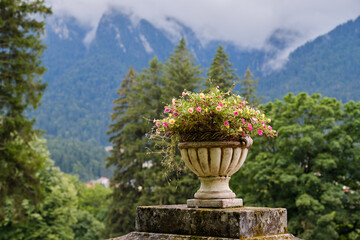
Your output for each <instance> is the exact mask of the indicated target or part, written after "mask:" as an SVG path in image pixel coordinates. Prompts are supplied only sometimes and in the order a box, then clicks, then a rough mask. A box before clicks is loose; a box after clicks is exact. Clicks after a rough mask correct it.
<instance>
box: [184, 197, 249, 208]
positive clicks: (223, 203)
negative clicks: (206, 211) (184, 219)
mask: <svg viewBox="0 0 360 240" xmlns="http://www.w3.org/2000/svg"><path fill="white" fill-rule="evenodd" d="M242 206H243V200H242V199H241V198H234V199H188V200H187V207H189V208H197V207H201V208H234V207H242Z"/></svg>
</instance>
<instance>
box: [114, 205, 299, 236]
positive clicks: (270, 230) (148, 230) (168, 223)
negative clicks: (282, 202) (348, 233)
mask: <svg viewBox="0 0 360 240" xmlns="http://www.w3.org/2000/svg"><path fill="white" fill-rule="evenodd" d="M286 216H287V213H286V209H284V208H255V207H242V208H227V209H208V208H198V209H196V208H187V207H186V205H168V206H143V207H137V209H136V232H132V233H129V234H128V235H125V236H122V237H120V238H116V240H128V239H129V240H130V239H131V240H147V239H148V240H154V239H171V240H179V239H183V240H191V239H204V240H209V239H213V240H214V239H216V240H221V239H229V240H230V239H243V240H294V236H292V235H291V234H289V233H287V217H286Z"/></svg>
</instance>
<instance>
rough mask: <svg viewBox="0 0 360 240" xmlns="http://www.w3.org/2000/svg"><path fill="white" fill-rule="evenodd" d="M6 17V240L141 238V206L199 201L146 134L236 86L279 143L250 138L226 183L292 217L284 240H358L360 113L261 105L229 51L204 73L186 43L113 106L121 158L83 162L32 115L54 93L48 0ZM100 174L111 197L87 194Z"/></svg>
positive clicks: (1, 139)
mask: <svg viewBox="0 0 360 240" xmlns="http://www.w3.org/2000/svg"><path fill="white" fill-rule="evenodd" d="M0 8H1V9H2V10H1V11H2V12H1V15H2V18H1V20H0V27H1V33H0V34H1V35H0V44H1V52H0V64H1V65H0V70H1V71H0V86H1V88H0V208H1V209H0V211H1V214H0V239H4V240H5V239H104V238H109V237H118V236H121V235H124V234H126V233H128V232H130V231H133V230H134V228H135V209H136V206H141V205H162V204H183V203H185V202H186V199H189V198H192V196H193V194H194V192H195V191H196V190H197V189H198V188H199V182H198V180H197V179H196V176H195V175H194V174H193V173H192V172H190V171H189V170H188V169H187V168H186V167H185V166H184V164H183V163H182V162H181V161H180V157H179V153H178V151H177V150H176V156H175V159H174V161H172V162H171V161H169V159H167V158H166V155H165V154H164V153H163V152H161V151H159V149H158V148H157V144H156V143H155V142H154V141H150V139H149V133H150V132H151V130H152V127H153V122H152V120H153V119H159V118H161V117H162V116H163V114H164V106H165V104H166V103H169V102H171V99H172V98H174V97H178V96H179V95H180V94H181V93H182V92H183V91H184V89H186V90H189V91H206V90H207V89H208V88H209V87H210V85H214V86H219V88H221V89H224V90H227V89H231V88H233V86H234V85H235V86H236V87H235V90H234V91H238V93H239V94H240V95H241V96H244V97H245V98H246V99H247V101H248V102H249V103H250V104H251V105H252V106H254V107H258V108H259V109H261V110H262V111H264V112H265V113H266V115H267V116H269V117H270V118H271V119H272V126H273V127H274V128H275V129H277V130H278V133H279V137H278V138H276V139H262V138H257V137H254V145H253V146H252V148H251V150H250V151H249V155H248V157H247V160H246V162H245V164H244V166H243V168H242V169H241V170H240V171H239V172H238V173H236V174H235V175H233V177H232V180H231V182H230V186H231V188H232V190H233V191H234V192H235V193H236V194H237V197H239V198H243V199H244V202H245V205H246V206H262V207H283V208H287V210H288V231H289V232H290V233H292V234H294V235H295V236H297V237H300V238H302V239H319V240H320V239H330V240H331V239H334V240H335V239H341V240H343V239H344V240H346V239H349V240H355V239H359V238H360V226H359V221H360V191H359V190H360V171H359V166H360V135H359V129H360V102H355V101H348V102H347V103H342V102H341V101H340V100H338V99H336V98H329V97H325V96H321V95H320V94H317V93H313V94H311V95H309V94H308V93H304V92H303V93H297V94H293V93H288V94H286V95H285V96H284V97H283V98H282V99H276V100H274V101H270V102H267V103H264V104H260V103H261V96H259V95H258V94H257V84H258V79H257V78H255V76H254V75H253V74H252V73H251V71H250V69H247V70H246V72H245V73H244V75H243V76H238V75H237V73H236V68H234V66H233V64H232V63H231V62H230V61H229V56H228V55H227V54H226V52H225V50H224V48H223V47H222V46H221V45H219V47H218V48H217V50H216V52H215V53H214V57H213V58H212V61H211V65H210V67H208V68H207V69H203V68H202V67H201V66H200V65H199V64H196V62H195V57H194V56H193V54H192V53H191V52H190V51H189V49H188V48H187V43H186V41H185V40H184V39H181V40H180V42H179V43H178V45H176V47H175V49H174V50H173V52H171V53H170V57H169V58H167V59H166V60H165V61H160V60H158V58H157V57H154V58H153V59H151V60H150V62H149V64H148V66H147V67H145V68H143V69H141V70H139V69H135V68H133V67H130V68H129V69H128V71H127V73H126V75H125V76H123V77H122V79H121V85H120V87H119V88H118V90H117V92H116V93H117V98H115V99H114V101H113V106H109V107H110V108H111V107H112V108H113V111H112V114H111V124H110V125H109V126H108V129H107V136H108V138H109V141H110V143H111V146H112V147H113V150H111V151H110V153H107V152H105V151H104V149H102V148H95V147H94V148H93V149H92V152H86V151H81V149H82V148H84V149H89V148H91V146H85V145H82V143H79V142H78V141H77V140H76V139H69V140H62V139H58V138H52V137H46V135H44V133H43V131H41V130H36V129H35V128H34V123H35V121H36V120H35V119H33V118H31V117H29V115H28V114H27V113H28V112H29V111H32V110H34V109H36V108H37V107H38V106H39V104H40V102H41V97H42V95H43V94H44V92H45V91H46V84H44V83H43V82H42V80H41V76H42V75H43V74H44V72H45V70H46V69H45V67H44V66H42V64H41V61H40V59H39V56H40V55H41V53H42V52H43V50H44V47H45V46H44V45H43V43H42V42H41V37H40V36H41V34H42V33H43V31H44V20H42V19H39V18H32V16H33V14H37V15H39V16H42V17H46V15H49V14H51V9H50V8H49V7H47V6H46V5H45V4H44V1H42V0H36V1H33V2H32V3H31V4H30V3H29V2H27V1H15V0H6V1H1V2H0ZM207 79H211V80H212V81H211V82H209V81H207ZM339 81H341V80H339ZM259 104H260V105H259ZM30 116H31V114H30ZM45 138H47V140H45ZM165 144H166V143H165ZM49 150H50V151H51V152H52V155H50V153H49ZM65 150H66V151H67V152H65ZM53 157H54V158H56V159H57V161H58V166H60V168H59V167H56V166H55V165H54V161H53V160H52V158H53ZM92 157H96V158H102V159H104V162H105V164H106V166H104V164H102V163H101V164H99V163H98V162H97V161H95V160H92ZM82 160H84V161H82ZM76 162H79V164H76ZM60 169H61V170H60ZM64 172H66V173H64ZM84 172H86V174H85V173H84ZM69 173H71V174H74V175H75V176H71V175H69ZM98 174H101V175H107V176H111V185H110V188H106V187H104V186H102V185H100V184H96V185H94V186H92V187H87V186H86V185H85V183H84V182H83V181H86V180H89V179H91V178H92V177H94V176H97V175H98Z"/></svg>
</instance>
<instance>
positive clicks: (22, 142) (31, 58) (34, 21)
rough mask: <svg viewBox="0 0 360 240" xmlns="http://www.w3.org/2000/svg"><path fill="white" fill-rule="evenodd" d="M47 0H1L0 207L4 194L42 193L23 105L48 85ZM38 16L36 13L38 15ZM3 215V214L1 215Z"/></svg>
mask: <svg viewBox="0 0 360 240" xmlns="http://www.w3.org/2000/svg"><path fill="white" fill-rule="evenodd" d="M50 13H51V10H50V8H48V7H46V6H45V4H44V1H43V0H34V1H19V0H3V1H0V15H1V18H0V208H2V209H4V206H5V202H6V199H11V200H13V201H15V202H16V203H15V205H14V206H15V208H18V209H19V212H20V210H21V207H22V204H21V202H22V200H23V199H28V200H30V201H32V202H37V201H38V200H39V198H40V197H41V192H42V190H41V187H40V182H39V179H38V177H37V176H38V172H39V171H40V169H41V168H42V167H43V166H44V159H43V158H41V157H38V154H37V153H35V152H34V149H33V148H32V147H31V146H30V144H29V143H30V142H31V140H32V139H34V137H35V135H36V134H37V133H36V131H35V130H34V129H33V123H34V121H33V120H29V119H27V117H26V116H25V114H24V113H25V111H27V110H30V109H31V108H34V109H35V108H36V107H37V106H38V105H39V100H40V98H41V96H42V93H43V91H44V89H45V86H46V85H45V84H43V83H41V81H40V80H39V78H40V77H41V76H42V74H43V73H44V71H45V68H44V67H42V66H41V59H40V57H41V53H42V52H43V50H44V48H45V46H44V45H43V44H42V43H41V40H40V35H41V34H42V33H43V31H44V27H45V22H44V21H43V20H42V19H41V20H39V19H40V17H45V15H47V14H50ZM35 16H36V17H35ZM0 219H1V217H0Z"/></svg>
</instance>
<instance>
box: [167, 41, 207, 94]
mask: <svg viewBox="0 0 360 240" xmlns="http://www.w3.org/2000/svg"><path fill="white" fill-rule="evenodd" d="M164 74H165V78H166V79H167V81H169V86H171V87H170V88H169V89H167V91H168V95H169V96H172V97H178V96H180V95H181V93H182V91H183V90H184V87H185V88H186V89H187V90H190V91H192V90H194V89H196V88H197V87H199V84H200V83H201V81H203V77H201V74H202V70H201V69H200V66H199V65H197V66H196V64H195V61H194V56H193V55H192V54H191V53H190V51H189V49H188V48H187V47H186V42H185V40H184V38H182V39H181V40H180V43H179V45H177V46H176V47H175V50H174V52H173V53H172V54H171V56H170V58H169V59H167V60H166V63H165V69H164Z"/></svg>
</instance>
